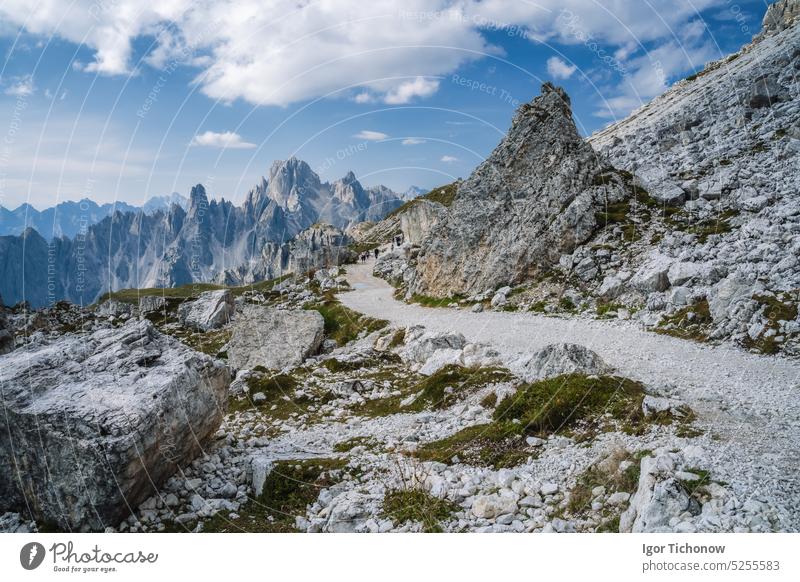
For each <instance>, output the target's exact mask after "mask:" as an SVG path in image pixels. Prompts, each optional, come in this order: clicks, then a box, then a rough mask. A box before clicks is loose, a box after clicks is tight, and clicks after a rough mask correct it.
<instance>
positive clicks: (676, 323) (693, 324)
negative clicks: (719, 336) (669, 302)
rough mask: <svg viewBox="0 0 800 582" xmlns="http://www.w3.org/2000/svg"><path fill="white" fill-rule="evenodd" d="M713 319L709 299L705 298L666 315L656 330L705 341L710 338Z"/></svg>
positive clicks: (665, 333) (674, 335) (661, 332)
mask: <svg viewBox="0 0 800 582" xmlns="http://www.w3.org/2000/svg"><path fill="white" fill-rule="evenodd" d="M713 321H714V320H713V319H712V317H711V311H710V309H709V307H708V301H707V300H706V299H705V298H703V299H700V300H699V301H697V302H696V303H694V304H692V305H687V306H686V307H683V308H682V309H679V310H678V311H676V312H675V313H673V314H672V315H668V316H666V317H664V318H663V319H662V320H661V322H660V323H659V324H658V327H657V328H656V330H655V331H656V333H660V334H664V335H671V336H673V337H678V338H681V339H690V340H694V341H698V342H704V341H706V340H707V339H708V333H707V331H708V326H710V325H711V324H712V323H713Z"/></svg>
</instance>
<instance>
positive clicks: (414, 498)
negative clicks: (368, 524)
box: [383, 489, 460, 532]
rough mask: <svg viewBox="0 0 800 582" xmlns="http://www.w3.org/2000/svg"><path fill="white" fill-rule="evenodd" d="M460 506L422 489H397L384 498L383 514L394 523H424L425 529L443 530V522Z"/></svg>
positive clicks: (430, 530)
mask: <svg viewBox="0 0 800 582" xmlns="http://www.w3.org/2000/svg"><path fill="white" fill-rule="evenodd" d="M459 509H460V507H459V506H458V505H457V504H455V503H453V502H452V501H449V500H447V499H442V498H441V497H435V496H433V495H431V494H430V493H428V492H427V491H423V490H422V489H395V490H393V491H389V492H387V493H386V495H385V496H384V498H383V514H384V516H386V517H387V518H389V519H391V520H392V521H393V522H394V523H396V524H398V525H401V524H403V523H406V522H407V521H412V522H417V523H420V524H422V529H423V531H426V532H441V531H442V525H441V522H443V521H445V520H447V519H450V518H451V517H452V515H453V514H454V513H455V512H456V511H459Z"/></svg>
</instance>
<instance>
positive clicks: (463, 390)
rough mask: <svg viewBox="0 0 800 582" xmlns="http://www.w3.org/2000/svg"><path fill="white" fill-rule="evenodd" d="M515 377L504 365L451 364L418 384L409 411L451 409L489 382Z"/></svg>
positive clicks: (494, 382)
mask: <svg viewBox="0 0 800 582" xmlns="http://www.w3.org/2000/svg"><path fill="white" fill-rule="evenodd" d="M513 379H514V376H513V375H512V374H511V372H509V371H508V370H506V369H504V368H464V367H463V366H458V365H456V364H449V365H447V366H445V367H444V368H442V369H440V370H438V371H437V372H435V373H433V374H431V375H430V376H428V377H427V378H425V379H424V380H423V381H422V382H420V383H419V384H418V385H417V389H418V390H420V393H419V395H418V396H417V398H416V399H415V400H414V402H413V403H412V404H411V405H410V406H409V407H408V410H414V411H419V410H424V409H426V408H432V409H434V410H440V409H443V408H448V407H450V406H452V405H453V404H455V403H456V402H458V401H460V400H463V399H464V397H465V396H467V395H469V394H471V393H473V392H475V391H476V390H478V389H479V388H482V387H483V386H486V385H487V384H496V383H498V382H510V381H512V380H513Z"/></svg>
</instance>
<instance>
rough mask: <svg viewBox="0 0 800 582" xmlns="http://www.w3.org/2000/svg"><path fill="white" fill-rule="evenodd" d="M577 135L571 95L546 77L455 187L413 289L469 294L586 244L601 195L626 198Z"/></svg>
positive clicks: (526, 275) (426, 245)
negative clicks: (605, 176)
mask: <svg viewBox="0 0 800 582" xmlns="http://www.w3.org/2000/svg"><path fill="white" fill-rule="evenodd" d="M606 169H607V167H606V166H605V165H604V164H603V163H602V162H601V161H600V159H599V158H598V156H597V155H596V154H595V152H594V151H593V150H592V148H591V146H589V144H588V143H586V142H585V141H584V139H583V138H582V137H581V136H580V135H579V134H578V131H577V129H576V128H575V124H574V122H573V120H572V110H571V107H570V101H569V97H567V95H566V93H565V92H564V90H563V89H561V88H558V87H554V86H553V85H551V84H549V83H545V84H544V85H543V86H542V93H541V95H540V96H539V97H537V98H536V99H534V100H533V101H532V102H531V103H527V104H525V105H522V106H521V107H520V108H519V110H518V111H517V114H516V115H515V117H514V120H513V122H512V125H511V128H510V129H509V131H508V134H507V135H506V137H505V138H504V139H503V140H502V141H501V142H500V144H499V145H498V146H497V147H496V148H495V150H494V151H493V152H492V154H491V155H490V156H489V158H488V159H487V160H486V161H485V162H483V163H482V164H481V165H480V166H479V167H478V168H477V169H476V170H475V171H474V172H473V173H472V175H471V176H470V177H469V178H468V179H466V180H465V181H464V182H463V183H461V184H460V185H459V187H458V190H457V193H456V197H455V200H454V201H453V203H452V205H451V206H450V207H449V208H448V211H447V214H446V215H445V216H444V217H443V218H442V219H440V220H439V221H438V222H437V223H436V225H435V226H434V228H433V229H432V230H431V232H430V234H429V236H428V237H427V238H426V239H425V241H424V242H423V244H422V252H421V254H420V258H419V264H418V267H417V273H416V280H415V281H414V282H413V283H412V284H411V289H412V292H414V293H421V294H428V295H436V296H443V295H447V294H448V293H451V292H457V293H464V294H473V293H479V292H482V291H484V290H486V289H490V288H492V289H494V288H497V287H498V286H501V285H508V284H514V283H518V282H521V281H525V280H528V279H530V278H532V277H534V276H536V275H537V274H538V273H540V272H542V271H543V270H546V269H548V268H549V267H551V266H553V265H554V264H556V263H557V262H558V260H559V258H560V256H561V255H562V254H564V253H570V252H572V250H574V249H575V247H576V246H577V245H579V244H581V243H584V242H586V241H587V240H588V239H589V238H590V237H591V235H592V233H593V232H594V230H595V227H596V225H597V223H596V216H595V215H596V211H597V210H598V209H599V207H600V206H601V205H602V204H603V203H605V202H617V201H619V200H621V199H622V198H624V196H625V193H624V190H623V189H622V188H621V187H620V185H619V184H617V183H616V182H615V181H613V180H609V183H608V184H607V185H606V186H605V187H603V186H600V185H599V182H598V181H597V179H598V177H599V176H600V175H601V174H602V173H603V172H604V171H605V170H606Z"/></svg>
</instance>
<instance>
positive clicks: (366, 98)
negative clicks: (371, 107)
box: [353, 91, 375, 103]
mask: <svg viewBox="0 0 800 582" xmlns="http://www.w3.org/2000/svg"><path fill="white" fill-rule="evenodd" d="M353 101H355V102H356V103H372V102H373V101H375V98H374V97H373V96H372V95H370V94H369V93H367V92H366V91H365V92H364V93H359V94H358V95H356V96H355V97H353Z"/></svg>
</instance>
